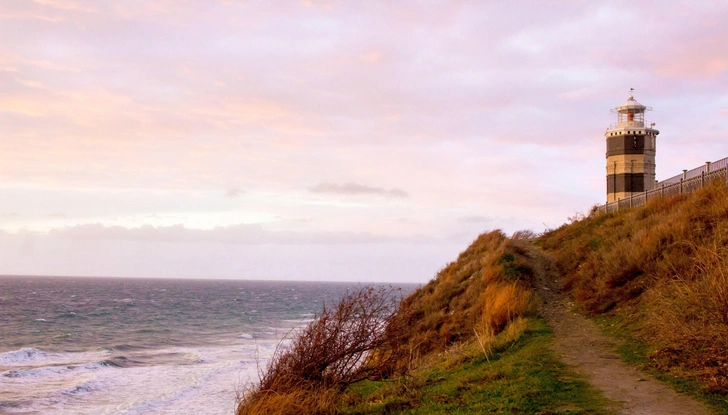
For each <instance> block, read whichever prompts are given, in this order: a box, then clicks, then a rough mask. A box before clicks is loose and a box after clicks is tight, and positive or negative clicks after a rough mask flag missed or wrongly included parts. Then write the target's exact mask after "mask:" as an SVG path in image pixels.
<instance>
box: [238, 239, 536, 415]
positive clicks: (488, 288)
mask: <svg viewBox="0 0 728 415" xmlns="http://www.w3.org/2000/svg"><path fill="white" fill-rule="evenodd" d="M532 236H533V235H532V234H530V233H521V234H519V235H518V237H517V238H514V239H509V238H507V237H506V236H505V235H504V234H503V233H502V232H500V231H494V232H490V233H486V234H483V235H480V236H479V237H478V238H477V239H476V240H475V241H474V242H473V244H472V245H471V246H470V247H468V249H466V250H465V251H464V252H463V253H462V254H460V256H459V257H458V259H457V261H455V262H453V263H451V264H449V265H448V266H446V267H445V268H444V269H443V270H441V271H440V272H439V273H438V274H437V276H436V277H435V278H434V279H433V280H432V281H431V282H430V283H429V284H427V285H425V286H424V287H422V288H420V289H418V290H416V291H415V292H414V293H413V294H411V295H410V296H409V297H408V298H406V299H405V300H404V301H402V303H401V304H400V305H399V308H398V310H397V312H396V313H394V314H391V313H388V310H390V308H389V306H390V305H391V304H392V302H391V301H390V300H391V296H389V295H383V296H377V295H376V294H377V293H375V292H373V291H371V290H370V291H367V292H364V293H363V294H361V293H360V294H357V295H354V296H353V297H349V298H345V299H344V300H343V302H342V303H341V304H339V305H338V306H337V307H336V308H334V309H331V310H325V311H324V312H323V313H321V314H320V315H319V316H317V318H316V319H315V321H314V322H312V323H311V324H310V325H309V326H308V327H306V328H305V329H304V330H302V332H301V333H300V334H299V335H298V336H297V337H296V338H294V339H293V342H292V345H291V346H290V347H289V348H287V349H285V350H284V349H281V350H280V351H279V352H278V353H276V355H275V356H274V358H273V359H272V362H271V364H270V365H269V367H268V369H267V371H266V372H265V373H264V374H263V376H262V378H261V380H260V383H259V384H257V385H250V386H249V387H248V388H247V390H246V391H244V393H242V394H241V397H240V399H239V405H238V410H237V414H238V415H258V414H281V415H283V414H333V413H336V407H337V405H338V404H339V402H340V400H341V399H346V396H347V395H345V394H342V393H341V392H342V390H343V389H344V388H345V387H346V386H347V385H350V384H351V383H353V382H357V381H359V380H361V379H364V378H382V377H393V378H395V379H399V381H397V382H396V384H397V385H399V386H398V387H400V386H401V387H407V385H409V383H408V382H412V381H413V380H412V379H411V378H410V377H409V376H404V377H403V376H402V375H405V374H407V373H409V372H410V371H411V370H412V369H413V368H415V367H417V366H418V365H421V364H422V363H423V362H427V361H429V360H432V359H433V357H434V356H437V355H439V354H442V353H445V352H448V353H449V354H450V355H452V361H453V362H458V361H461V359H463V358H472V354H473V350H482V352H483V353H485V354H486V357H487V356H488V354H489V351H490V350H493V348H497V347H498V344H496V343H495V340H494V339H495V338H496V335H497V334H498V333H500V332H501V331H503V330H506V332H512V335H513V336H516V337H517V335H519V334H520V333H521V332H522V331H523V330H524V329H525V326H526V323H525V320H522V317H524V316H528V315H531V314H533V313H535V309H536V307H535V301H534V294H533V290H532V286H531V284H532V279H533V274H534V272H533V269H532V268H531V267H530V265H529V259H528V258H527V257H526V249H525V248H524V246H523V244H525V243H528V242H527V239H528V238H531V237H532ZM385 294H386V293H385ZM362 316H363V317H365V318H364V320H362ZM509 323H510V324H509ZM516 337H514V339H515V338H516ZM498 338H499V339H501V341H502V338H504V336H500V337H498ZM505 338H510V337H509V336H505ZM476 339H477V342H476ZM408 379H409V380H408Z"/></svg>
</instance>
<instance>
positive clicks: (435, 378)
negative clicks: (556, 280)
mask: <svg viewBox="0 0 728 415" xmlns="http://www.w3.org/2000/svg"><path fill="white" fill-rule="evenodd" d="M498 340H499V339H498V337H496V339H495V342H494V346H495V347H494V348H495V351H494V353H493V354H491V355H489V356H488V358H487V359H486V357H485V355H484V354H483V353H482V351H480V348H479V346H478V345H477V344H472V345H470V346H466V347H464V348H462V349H461V350H457V349H456V350H455V351H454V352H451V353H449V354H443V355H441V356H440V357H438V359H437V361H436V362H435V363H433V364H431V365H430V367H429V368H428V369H423V370H420V371H415V373H414V375H413V376H411V377H409V378H407V379H405V380H399V381H365V382H361V383H359V384H356V385H354V386H353V387H352V388H350V390H349V391H348V393H347V396H348V398H347V399H345V401H346V402H347V406H346V407H345V408H342V412H343V413H344V414H350V415H355V414H356V415H368V414H391V413H401V414H481V413H496V414H497V413H508V414H514V413H516V414H541V415H546V414H567V413H568V414H608V413H610V412H609V411H607V410H605V409H604V407H605V404H606V402H607V401H606V400H605V398H603V397H602V395H601V393H600V392H598V391H596V390H595V389H593V388H592V387H590V386H589V385H588V384H587V383H586V382H585V381H584V380H583V379H582V378H581V377H579V376H578V375H576V374H575V373H573V372H571V371H570V370H569V369H568V368H567V367H566V366H565V365H564V364H563V363H561V362H560V361H559V360H558V359H557V357H556V355H555V353H554V352H553V351H552V349H551V347H550V344H551V342H552V341H553V333H552V332H551V330H550V329H549V327H548V326H547V325H546V323H545V322H544V321H543V320H541V319H532V320H530V321H529V322H528V324H527V326H526V328H525V330H524V331H523V333H522V334H521V336H520V337H519V338H518V339H517V340H515V341H505V342H504V341H500V342H499V341H498Z"/></svg>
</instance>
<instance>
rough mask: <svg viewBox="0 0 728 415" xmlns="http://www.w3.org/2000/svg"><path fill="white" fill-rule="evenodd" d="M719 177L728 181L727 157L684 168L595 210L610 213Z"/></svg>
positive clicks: (684, 191) (688, 190)
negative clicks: (644, 190) (654, 183)
mask: <svg viewBox="0 0 728 415" xmlns="http://www.w3.org/2000/svg"><path fill="white" fill-rule="evenodd" d="M717 178H720V179H721V180H723V181H726V182H728V158H724V159H721V160H718V161H716V162H713V163H705V165H704V166H700V167H698V168H695V169H692V170H690V171H687V170H684V171H683V174H680V175H677V176H675V177H671V178H669V179H667V180H663V181H661V182H658V183H657V185H656V187H655V188H654V189H652V190H648V191H646V192H642V193H634V194H632V195H631V196H630V197H625V198H624V199H619V200H616V201H614V202H609V203H607V204H604V205H602V206H599V207H597V212H600V213H611V212H617V211H619V210H620V209H626V208H631V207H637V206H642V205H644V204H646V203H647V201H648V200H651V199H654V198H656V197H665V196H668V197H669V196H676V195H683V194H688V193H693V192H695V191H696V190H698V189H700V188H701V187H703V186H705V185H706V184H708V183H709V182H710V181H711V180H714V179H717Z"/></svg>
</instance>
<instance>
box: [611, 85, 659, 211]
mask: <svg viewBox="0 0 728 415" xmlns="http://www.w3.org/2000/svg"><path fill="white" fill-rule="evenodd" d="M633 91H634V90H633V89H630V94H629V98H627V101H626V102H625V103H624V104H622V105H620V106H618V107H617V108H614V109H612V113H615V114H617V122H616V123H613V124H611V125H610V126H609V128H607V132H606V133H605V134H604V135H605V137H606V139H607V203H609V202H613V201H615V200H619V199H624V198H628V197H630V196H631V195H632V194H635V193H641V192H645V191H647V190H651V189H652V188H653V187H654V186H655V149H656V147H655V146H656V144H657V135H658V134H659V133H660V132H659V131H657V130H656V129H655V128H654V126H655V124H654V123H652V124H649V125H647V124H645V111H651V110H652V108H650V107H646V106H644V105H642V104H640V103H639V102H637V100H635V99H634V96H633Z"/></svg>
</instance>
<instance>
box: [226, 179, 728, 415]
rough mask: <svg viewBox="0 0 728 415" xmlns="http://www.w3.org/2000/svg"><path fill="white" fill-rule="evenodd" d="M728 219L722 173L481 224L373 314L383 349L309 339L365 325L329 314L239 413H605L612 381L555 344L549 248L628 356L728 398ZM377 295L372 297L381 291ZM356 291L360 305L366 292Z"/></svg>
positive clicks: (578, 298) (576, 294)
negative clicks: (513, 230)
mask: <svg viewBox="0 0 728 415" xmlns="http://www.w3.org/2000/svg"><path fill="white" fill-rule="evenodd" d="M726 219H728V188H726V186H725V185H723V184H721V183H718V182H714V183H712V184H711V185H710V186H708V187H707V188H705V189H702V190H701V191H699V192H697V193H695V194H692V195H689V196H684V197H676V198H670V199H659V200H653V201H651V202H650V203H648V204H647V206H645V207H642V208H636V209H631V210H627V211H623V212H618V213H611V214H602V215H593V216H591V217H586V218H582V219H580V220H574V221H572V222H571V223H569V224H565V225H563V226H561V227H560V228H558V229H554V230H551V231H548V232H546V233H545V234H543V235H540V236H538V237H535V236H534V235H532V234H530V233H528V232H521V233H517V234H515V235H513V236H512V237H507V236H506V235H504V234H503V233H502V232H500V231H493V232H489V233H485V234H482V235H481V236H480V237H478V238H477V239H476V240H475V241H474V242H473V244H472V245H471V246H470V247H468V248H467V249H466V250H465V251H464V252H463V253H462V254H460V256H459V257H458V258H457V260H456V261H454V262H452V263H450V264H449V265H447V266H446V267H445V268H443V269H442V270H441V271H440V272H439V273H438V274H437V275H436V277H435V278H434V279H433V280H431V281H430V282H429V283H428V284H426V285H425V286H423V287H421V288H420V289H418V290H416V291H415V292H414V293H412V294H411V295H410V296H408V297H407V298H405V299H404V300H403V301H401V303H398V304H397V305H396V307H393V308H391V309H388V311H386V312H385V310H384V309H383V308H380V309H378V311H377V313H374V314H371V316H375V317H376V318H375V319H374V320H373V321H375V322H382V323H383V324H381V325H377V324H374V325H371V328H372V330H371V331H370V332H369V333H368V334H367V335H366V336H369V337H368V341H369V343H367V344H368V345H369V346H371V349H367V350H365V351H364V353H361V352H362V349H361V348H359V349H358V350H359V352H360V354H358V355H356V356H357V357H354V358H352V357H351V356H348V357H347V355H346V353H338V354H336V353H334V355H335V356H337V357H336V358H343V359H345V362H347V364H350V363H352V362H354V364H351V365H350V366H346V365H344V366H346V367H351V369H352V370H353V372H351V373H343V372H342V371H341V369H340V368H341V367H342V365H341V363H340V362H338V363H337V362H336V361H334V360H335V359H333V358H331V357H330V355H331V354H327V356H329V357H326V359H329V360H325V361H324V360H321V359H323V358H322V357H321V355H320V354H319V355H317V354H312V353H309V352H307V351H310V350H338V351H341V350H343V349H344V348H345V345H347V344H352V343H351V342H352V341H351V336H350V333H348V332H350V331H351V328H352V327H354V326H356V325H354V324H352V323H351V320H347V319H349V318H350V317H346V318H340V319H341V320H342V321H341V322H340V324H334V325H325V324H322V323H320V324H319V327H318V328H316V329H312V330H310V332H311V333H314V334H315V335H311V336H309V337H308V338H304V339H303V340H300V341H299V343H297V347H294V348H292V349H288V351H281V353H280V355H279V356H278V357H277V358H274V363H275V362H278V363H280V362H283V363H285V362H293V361H295V362H296V365H297V366H295V367H296V369H295V370H294V369H293V366H290V367H287V366H285V364H283V363H280V364H277V365H276V364H274V365H273V366H274V367H275V368H276V370H277V372H276V373H282V374H283V375H276V376H279V377H280V378H281V379H282V378H285V379H286V381H285V382H279V383H276V382H272V383H271V382H268V383H264V385H265V386H262V387H261V386H254V387H252V389H250V390H248V393H247V394H246V395H245V397H244V398H242V399H241V401H240V402H241V404H240V406H239V408H238V414H240V415H242V414H257V413H270V414H274V413H280V414H288V413H320V414H339V413H343V414H379V413H413V414H414V413H418V414H437V413H443V414H445V413H463V414H466V413H484V412H492V413H532V414H537V413H538V414H556V413H585V414H596V413H607V412H608V411H606V410H604V409H603V408H604V398H602V396H601V395H600V393H599V392H598V391H596V390H594V389H592V388H591V387H590V386H589V385H588V384H587V383H586V382H585V381H584V379H582V378H580V377H579V376H578V375H576V374H574V373H573V372H571V371H570V370H569V369H568V368H567V367H566V366H564V365H563V364H562V363H561V362H559V360H558V358H557V357H556V355H555V354H554V352H553V351H552V348H551V347H550V345H551V342H552V341H553V334H552V332H551V331H550V329H549V327H548V326H547V325H546V324H545V322H544V321H543V320H542V319H541V318H540V317H539V315H538V305H539V303H540V300H539V298H538V296H537V293H536V290H535V287H536V286H537V285H538V284H539V283H540V282H539V281H542V279H543V278H546V274H545V273H544V271H543V265H542V264H540V263H539V258H542V256H541V255H535V253H536V252H540V251H539V250H540V249H542V250H543V251H545V252H546V253H548V254H549V255H551V256H552V257H553V265H554V266H555V267H556V269H557V270H558V273H559V275H560V276H561V277H562V278H563V280H564V282H565V284H564V287H565V289H566V290H567V291H568V292H569V293H570V294H571V295H572V296H573V298H574V301H575V304H576V307H577V308H578V309H579V310H581V311H582V312H583V313H586V314H588V315H590V316H593V317H594V318H596V319H597V320H599V321H600V322H601V323H602V326H603V327H605V330H606V331H607V332H609V333H610V334H611V335H613V336H615V337H618V338H620V339H622V340H623V341H622V350H621V351H622V352H623V355H624V356H625V357H626V358H627V359H628V360H631V361H632V362H634V363H636V364H638V365H641V366H643V367H644V368H646V369H648V370H652V371H654V372H655V373H657V374H658V376H661V377H662V378H664V379H670V381H671V382H672V383H673V384H675V385H676V386H677V387H679V388H683V389H687V390H690V391H691V392H692V393H694V394H698V395H701V396H702V397H704V398H705V399H708V400H712V403H713V404H714V405H716V408H718V409H719V410H728V404H726V403H725V397H726V396H727V395H728V382H727V381H726V379H727V378H726V375H727V374H728V262H726V261H728V257H727V256H726V254H728V220H726ZM376 295H377V294H376V293H372V292H371V291H370V293H369V294H367V295H366V296H365V297H364V301H372V299H375V300H376V301H374V303H376V304H380V305H381V304H382V302H381V301H380V300H379V299H378V298H379V297H376ZM387 295H388V294H387ZM385 297H386V295H385ZM357 298H359V299H358V300H356V301H359V302H358V303H356V304H350V305H349V306H348V307H350V308H351V307H355V306H356V307H359V306H361V305H362V303H361V301H362V298H361V297H357ZM387 298H390V297H387ZM364 306H365V307H364V308H363V310H366V304H364ZM365 314H366V313H365V312H363V311H362V312H357V314H356V315H365ZM337 315H339V314H336V313H333V314H331V313H330V314H328V315H327V314H324V315H323V316H322V318H320V319H319V321H321V320H323V321H324V322H326V321H329V322H330V321H336V318H337ZM314 324H316V323H314ZM326 324H329V323H326ZM342 333H343V334H342ZM342 336H344V337H342ZM369 346H367V347H369ZM291 353H299V355H296V356H291V355H290V354H291ZM276 359H277V360H276ZM306 359H308V360H306ZM316 359H319V360H316ZM332 359H333V360H332ZM357 359H358V360H357ZM301 368H305V369H301ZM334 369H335V370H334ZM304 372H305V373H304ZM267 380H269V381H270V380H271V379H267ZM284 384H285V385H286V386H285V387H283V386H280V387H279V386H276V385H284ZM304 397H305V398H304Z"/></svg>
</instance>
